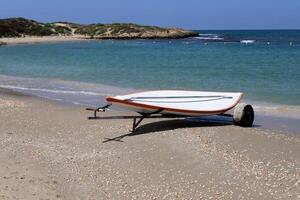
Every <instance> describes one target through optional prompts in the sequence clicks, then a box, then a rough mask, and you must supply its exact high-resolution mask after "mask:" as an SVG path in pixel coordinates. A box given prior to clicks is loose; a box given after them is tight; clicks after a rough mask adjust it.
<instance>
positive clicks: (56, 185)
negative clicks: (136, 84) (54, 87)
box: [0, 91, 300, 200]
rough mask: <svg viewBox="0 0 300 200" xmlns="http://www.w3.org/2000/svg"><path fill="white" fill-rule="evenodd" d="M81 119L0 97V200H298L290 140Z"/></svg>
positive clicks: (76, 110)
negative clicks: (133, 129) (132, 127)
mask: <svg viewBox="0 0 300 200" xmlns="http://www.w3.org/2000/svg"><path fill="white" fill-rule="evenodd" d="M88 114H89V113H88V112H87V111H85V110H84V109H83V108H81V107H75V106H68V105H61V104H57V103H53V102H48V101H45V100H42V99H37V98H33V97H30V96H24V95H19V94H15V93H12V92H9V93H8V92H3V91H2V92H1V93H0V149H1V151H0V163H1V165H0V199H72V200H73V199H285V200H286V199H300V138H299V136H297V135H289V134H282V133H275V132H270V131H263V130H260V129H258V128H241V127H236V126H233V125H225V124H214V123H199V122H197V123H196V122H191V121H190V122H188V121H182V120H174V119H171V120H170V119H166V120H154V119H152V120H149V119H148V120H145V122H143V125H142V126H141V127H140V128H139V129H138V131H137V133H136V134H129V131H128V130H129V129H130V128H131V123H132V122H131V121H130V120H106V121H98V120H92V121H88V120H87V118H86V117H87V116H88ZM107 114H113V115H117V114H121V113H117V112H111V113H104V115H107Z"/></svg>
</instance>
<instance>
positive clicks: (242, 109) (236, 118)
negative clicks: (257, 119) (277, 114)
mask: <svg viewBox="0 0 300 200" xmlns="http://www.w3.org/2000/svg"><path fill="white" fill-rule="evenodd" d="M233 122H234V124H235V125H237V126H242V127H251V126H252V125H253V122H254V110H253V107H252V106H251V105H249V104H245V103H241V104H238V105H237V106H236V107H235V109H234V113H233Z"/></svg>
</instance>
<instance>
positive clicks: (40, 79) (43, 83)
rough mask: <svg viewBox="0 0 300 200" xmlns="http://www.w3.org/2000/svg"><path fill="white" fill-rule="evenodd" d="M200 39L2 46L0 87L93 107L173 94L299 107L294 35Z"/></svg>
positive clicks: (299, 46) (298, 45)
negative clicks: (145, 94)
mask: <svg viewBox="0 0 300 200" xmlns="http://www.w3.org/2000/svg"><path fill="white" fill-rule="evenodd" d="M198 32H199V37H195V38H188V39H177V40H120V41H118V40H94V41H77V42H64V43H48V44H30V45H29V44H27V45H8V46H1V47H0V87H4V88H10V89H14V90H17V91H22V92H25V93H26V92H27V93H32V94H35V95H39V96H43V97H46V98H52V99H57V100H64V101H68V102H73V103H78V104H93V105H96V104H97V103H98V102H100V99H102V101H103V96H106V95H115V94H125V93H129V92H134V91H142V90H160V89H179V90H206V91H228V92H235V91H237V92H244V93H245V97H244V99H245V100H249V101H251V102H256V103H258V104H259V105H288V106H300V31H299V30H268V31H267V30H266V31H198ZM98 104H99V103H98Z"/></svg>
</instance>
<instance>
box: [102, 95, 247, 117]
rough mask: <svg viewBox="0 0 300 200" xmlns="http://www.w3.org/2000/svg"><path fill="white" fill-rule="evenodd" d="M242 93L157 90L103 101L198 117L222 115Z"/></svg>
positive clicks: (144, 112)
mask: <svg viewBox="0 0 300 200" xmlns="http://www.w3.org/2000/svg"><path fill="white" fill-rule="evenodd" d="M242 96H243V93H229V92H204V91H183V90H158V91H148V92H140V93H134V94H129V95H120V96H114V97H107V98H106V101H107V102H108V103H111V104H112V105H117V106H119V107H123V108H125V109H127V110H131V111H134V112H138V113H142V114H148V113H153V112H158V111H160V112H159V113H161V114H176V115H185V116H202V115H216V114H222V113H225V112H226V111H228V110H230V109H232V108H233V107H234V106H236V105H237V104H238V103H239V101H240V99H241V98H242Z"/></svg>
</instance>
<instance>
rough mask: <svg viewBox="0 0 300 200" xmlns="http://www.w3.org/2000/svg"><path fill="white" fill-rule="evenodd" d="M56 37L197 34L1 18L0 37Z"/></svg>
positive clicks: (160, 29)
mask: <svg viewBox="0 0 300 200" xmlns="http://www.w3.org/2000/svg"><path fill="white" fill-rule="evenodd" d="M59 35H63V36H72V37H74V36H75V37H79V38H87V39H156V38H174V39H175V38H187V37H195V36H198V33H196V32H193V31H188V30H184V29H179V28H161V27H157V26H141V25H137V24H128V23H114V24H89V25H84V24H75V23H69V22H55V23H40V22H37V21H34V20H30V19H24V18H9V19H0V38H1V37H24V36H59Z"/></svg>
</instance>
